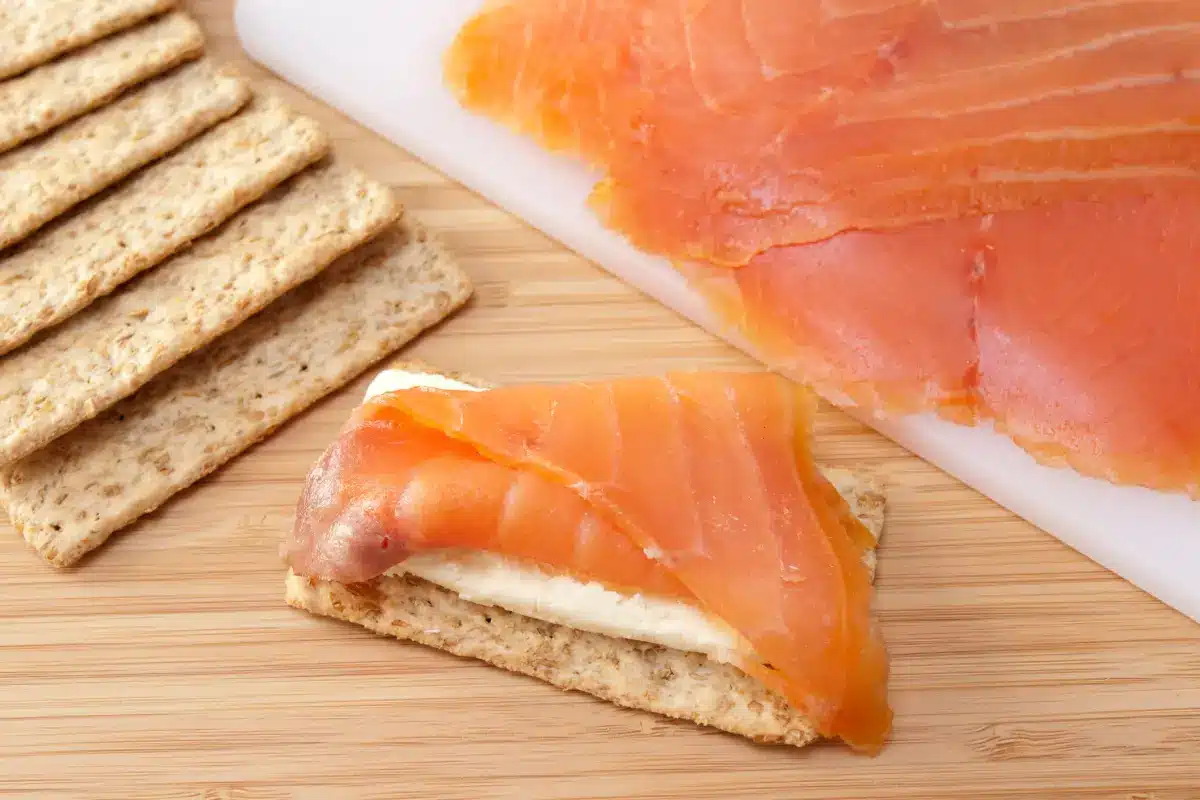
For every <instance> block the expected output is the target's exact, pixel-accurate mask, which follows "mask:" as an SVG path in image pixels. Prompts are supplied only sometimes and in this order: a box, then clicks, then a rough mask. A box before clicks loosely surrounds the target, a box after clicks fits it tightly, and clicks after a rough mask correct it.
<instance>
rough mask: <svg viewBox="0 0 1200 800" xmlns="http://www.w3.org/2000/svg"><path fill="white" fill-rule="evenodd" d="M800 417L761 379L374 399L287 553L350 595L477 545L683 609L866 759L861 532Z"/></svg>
mask: <svg viewBox="0 0 1200 800" xmlns="http://www.w3.org/2000/svg"><path fill="white" fill-rule="evenodd" d="M814 410H815V398H814V395H812V394H811V393H809V392H807V391H806V390H803V389H801V388H799V387H798V386H797V385H795V384H792V383H790V382H788V381H786V380H785V379H783V378H780V377H777V376H774V375H771V374H768V373H745V374H742V373H678V374H672V375H668V376H665V377H663V378H650V377H647V378H627V379H621V380H613V381H607V382H597V383H578V384H567V385H525V386H512V387H503V388H499V389H492V390H490V391H486V392H464V391H454V390H442V389H432V388H418V389H408V390H400V391H394V392H390V393H387V394H383V395H380V396H378V397H376V398H374V399H372V400H370V401H368V402H367V403H365V404H364V405H363V406H361V407H360V408H359V409H357V410H356V412H355V414H354V416H353V417H352V419H351V420H350V421H349V422H348V424H347V425H346V427H345V428H344V430H343V431H342V433H341V435H340V436H339V438H338V439H337V441H336V442H335V443H334V444H333V445H331V446H330V448H329V449H328V450H327V451H326V452H325V454H324V455H323V456H322V458H321V460H320V461H319V462H318V464H317V465H316V466H315V467H314V468H313V470H312V472H311V473H310V475H309V478H308V481H307V483H306V485H305V489H304V492H303V495H302V497H301V499H300V503H299V507H298V511H297V519H296V525H295V529H294V531H293V534H292V536H291V537H290V539H289V541H288V543H287V545H286V548H285V553H286V558H287V561H288V563H289V565H290V566H291V568H292V569H293V570H294V571H295V572H296V573H297V574H299V575H304V576H308V577H310V578H313V579H326V580H336V581H340V582H346V583H353V582H358V581H366V580H370V579H372V578H375V577H378V576H380V575H382V574H384V573H385V572H386V571H388V570H389V569H390V568H392V567H393V566H395V565H397V564H401V563H403V562H404V561H405V559H407V558H409V557H410V556H412V555H414V554H417V553H422V552H429V551H438V550H476V551H486V552H491V553H495V554H497V555H500V556H505V557H510V558H515V559H518V560H520V561H523V562H528V563H532V564H536V565H538V567H539V568H542V569H546V570H550V571H552V572H559V573H563V574H566V575H570V576H574V577H576V578H580V579H584V580H589V581H596V582H599V583H601V584H603V585H606V586H609V587H611V588H613V589H616V590H620V591H625V592H637V593H642V594H646V595H648V596H660V597H672V598H677V599H682V600H684V601H685V602H687V603H689V604H693V605H695V606H696V607H698V608H700V609H702V610H703V611H704V612H706V613H708V614H711V615H712V616H713V617H715V618H716V619H719V620H721V621H722V622H723V623H724V624H725V625H728V626H729V627H731V628H732V629H733V630H734V631H736V632H737V634H738V636H739V637H740V639H739V640H740V641H743V642H744V643H745V644H744V646H743V647H742V648H741V651H740V653H739V655H738V660H737V666H739V667H740V668H741V669H742V670H743V671H745V672H746V673H747V674H749V675H751V676H753V677H754V678H756V679H758V680H760V681H761V682H762V683H763V684H765V685H766V686H768V687H770V688H772V689H774V690H776V691H777V692H779V694H781V695H782V696H783V697H785V698H787V700H788V702H790V703H791V704H792V705H793V706H794V707H795V708H797V709H799V710H801V711H803V712H804V713H805V714H806V715H807V716H809V717H810V718H811V719H812V720H813V722H814V724H815V725H816V726H817V728H818V730H819V731H820V732H821V733H823V734H825V735H827V736H834V737H840V738H842V739H844V740H845V741H847V742H848V743H850V744H851V745H853V746H854V747H856V748H859V749H862V750H864V751H869V752H875V751H877V750H878V749H879V747H880V746H881V745H882V743H883V742H884V740H885V737H886V735H887V733H888V731H889V729H890V725H891V717H892V714H891V711H890V709H889V707H888V703H887V695H886V683H887V672H888V662H887V656H886V650H885V648H884V645H883V642H882V639H881V637H880V634H879V632H878V631H877V630H876V628H875V625H874V623H873V620H872V616H871V591H870V582H869V576H868V572H867V568H866V566H865V565H864V555H865V553H866V550H867V548H869V547H872V546H873V539H872V537H871V535H870V533H869V532H868V531H867V529H866V528H865V527H863V525H862V523H861V522H859V521H858V520H857V519H856V518H855V517H854V516H853V515H852V514H851V513H850V510H849V508H848V506H847V504H846V502H845V500H843V499H842V498H841V496H840V495H839V494H838V493H837V491H836V490H835V489H834V488H833V487H832V485H830V484H829V483H828V481H827V480H826V479H825V478H824V477H823V476H822V474H821V473H820V471H819V470H818V469H817V468H816V466H815V464H814V463H813V460H812V456H811V450H810V447H811V445H810V441H809V435H810V433H809V431H810V427H811V423H812V415H813V413H814Z"/></svg>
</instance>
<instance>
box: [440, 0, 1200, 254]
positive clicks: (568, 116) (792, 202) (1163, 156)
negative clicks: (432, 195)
mask: <svg viewBox="0 0 1200 800" xmlns="http://www.w3.org/2000/svg"><path fill="white" fill-rule="evenodd" d="M446 74H447V80H448V83H449V85H450V86H451V88H452V89H454V90H455V91H456V93H457V96H458V97H459V99H460V101H461V102H462V104H463V105H464V106H465V107H466V108H468V109H471V110H474V111H477V112H479V113H484V114H488V115H489V116H492V117H493V118H496V119H498V120H500V121H503V122H505V123H506V124H508V125H510V126H512V127H514V128H516V129H517V130H520V131H522V132H524V133H527V134H530V135H532V136H534V137H535V138H537V139H538V140H539V141H540V142H541V143H542V144H543V145H544V146H546V147H548V148H550V149H553V150H556V151H560V152H564V153H567V154H570V155H575V156H578V157H581V158H583V159H584V160H586V161H587V162H588V163H590V164H591V165H593V166H594V167H596V168H598V169H600V170H601V171H602V172H603V173H604V175H605V179H604V180H603V181H602V182H601V184H600V185H599V186H598V187H597V189H596V192H595V194H594V197H593V204H594V206H595V207H596V208H597V209H598V210H599V211H600V213H601V214H602V215H603V217H604V219H605V220H606V221H607V222H608V223H609V224H610V225H612V226H613V227H614V228H615V229H617V230H619V231H620V232H621V233H623V234H624V235H626V236H627V237H629V238H630V240H631V241H632V242H633V243H634V244H635V245H637V246H638V247H640V248H642V249H644V250H646V251H648V252H651V253H656V254H662V255H665V256H667V257H669V258H672V259H676V260H699V261H706V262H714V263H718V264H724V265H735V266H739V265H743V264H745V263H747V262H748V261H749V260H750V259H751V258H752V257H753V256H754V255H755V254H757V253H760V252H762V251H764V250H767V249H769V248H770V247H773V246H780V245H788V244H805V243H810V242H815V241H820V240H822V239H825V238H829V237H830V236H833V235H835V234H837V233H839V232H841V231H847V230H862V229H871V230H878V229H894V228H899V227H904V226H907V225H911V224H915V223H920V222H927V221H932V220H939V219H954V218H958V217H961V216H965V215H982V214H986V213H993V212H999V211H1009V210H1020V209H1024V208H1027V207H1030V206H1032V205H1039V204H1045V203H1052V202H1056V201H1061V200H1071V199H1097V198H1103V197H1113V196H1122V195H1124V194H1127V193H1132V194H1146V193H1149V192H1150V191H1152V189H1153V187H1155V186H1163V185H1166V186H1169V187H1180V186H1189V185H1194V184H1195V182H1196V179H1197V178H1198V177H1200V170H1198V168H1200V4H1197V3H1196V2H1194V0H1148V1H1147V2H1128V1H1126V2H1100V1H1099V0H1026V1H1025V2H1006V3H984V2H981V1H980V0H794V2H780V0H704V2H691V3H682V2H679V1H678V0H629V1H628V2H623V3H602V2H596V0H576V2H565V3H564V2H560V0H509V1H508V2H499V3H491V4H489V5H488V7H487V8H486V9H485V10H484V11H483V12H481V13H480V14H479V15H478V16H477V17H475V18H474V19H472V20H471V21H470V22H469V23H468V24H467V25H466V26H465V27H464V29H463V30H462V31H461V33H460V34H459V37H458V39H457V40H456V41H455V43H454V45H453V46H452V47H451V49H450V51H449V52H448V53H447V56H446Z"/></svg>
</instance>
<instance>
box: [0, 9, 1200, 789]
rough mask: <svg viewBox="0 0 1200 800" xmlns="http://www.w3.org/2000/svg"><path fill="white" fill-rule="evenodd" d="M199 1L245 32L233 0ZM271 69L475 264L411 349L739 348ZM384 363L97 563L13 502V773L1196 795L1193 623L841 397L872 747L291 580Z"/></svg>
mask: <svg viewBox="0 0 1200 800" xmlns="http://www.w3.org/2000/svg"><path fill="white" fill-rule="evenodd" d="M397 1H398V2H401V1H403V2H415V1H416V0H397ZM189 6H190V8H191V10H192V11H193V12H195V13H196V14H197V15H198V16H199V17H200V18H201V19H202V21H203V23H204V25H205V27H206V29H207V31H208V33H209V35H210V38H211V39H212V49H213V50H214V51H216V53H217V54H219V55H221V56H224V57H227V58H231V59H234V60H237V61H239V62H241V63H243V64H244V61H243V60H242V56H241V54H240V51H239V49H238V47H237V44H236V41H235V39H234V37H233V32H232V22H231V12H232V9H231V0H208V1H207V2H192V3H190V4H189ZM246 69H247V72H249V73H251V74H254V75H255V76H256V77H259V78H261V79H264V80H268V82H271V81H269V79H267V78H266V76H264V75H263V74H262V73H261V72H258V71H256V70H254V69H253V68H252V67H250V66H249V65H246ZM274 85H275V87H276V88H278V90H279V91H280V92H281V93H283V94H284V95H285V96H286V97H287V98H288V99H289V100H291V101H293V102H295V103H296V104H297V105H298V106H299V107H301V108H303V109H304V110H305V111H307V112H308V113H311V114H313V115H315V116H316V117H318V118H319V119H321V120H322V121H323V122H324V123H325V124H326V125H327V126H328V129H329V130H330V131H331V132H332V133H333V134H334V137H335V139H336V141H337V147H338V149H339V151H340V153H341V154H342V155H343V156H344V157H346V158H348V159H350V160H351V161H354V162H356V163H358V164H360V165H362V166H364V167H365V168H367V169H368V170H369V171H370V172H372V173H373V174H374V175H375V176H376V177H379V178H381V179H384V180H387V181H389V182H391V183H392V184H393V185H395V186H396V188H397V190H398V192H399V193H400V195H401V197H402V198H403V200H404V201H405V202H406V203H407V205H408V207H409V208H410V209H411V211H412V213H413V214H414V215H416V216H418V217H420V218H421V219H422V220H423V221H425V222H426V223H427V224H429V225H431V226H432V227H434V228H435V229H436V230H437V231H439V232H440V233H441V234H442V235H443V236H444V238H445V240H446V241H447V242H448V244H449V245H450V247H451V248H452V249H453V250H454V251H455V252H456V253H457V254H458V256H459V258H460V259H461V260H462V262H463V263H464V265H465V266H466V267H467V269H468V270H469V271H470V273H471V276H472V278H473V279H474V280H475V282H476V285H477V296H476V298H475V301H474V302H473V304H472V305H471V306H470V307H469V308H468V309H466V310H465V311H464V312H463V313H461V314H460V315H458V316H457V317H456V318H455V319H453V320H451V321H450V322H449V324H447V325H445V326H443V327H442V328H441V329H440V330H438V331H436V332H434V333H433V334H432V335H430V336H428V337H426V338H425V339H424V340H423V341H421V342H420V343H419V344H418V345H417V346H415V347H414V348H412V349H411V350H410V351H409V352H408V353H406V356H415V357H419V358H422V359H425V360H427V361H430V362H433V363H436V364H439V365H442V366H444V367H446V368H450V369H459V370H466V371H469V372H472V373H476V374H478V375H481V376H484V377H487V378H490V379H493V380H497V381H513V380H522V379H533V380H541V379H570V378H580V377H603V376H611V375H617V374H626V373H633V372H652V371H661V370H665V369H669V368H680V367H682V368H695V367H744V366H747V365H748V361H747V360H746V359H745V358H744V357H743V356H741V355H739V354H737V353H736V352H735V351H733V350H731V349H730V348H729V347H727V346H725V345H722V344H720V343H718V342H716V341H715V340H713V339H712V338H711V337H709V336H708V335H706V334H703V333H702V332H700V331H699V330H697V329H695V328H693V327H692V326H690V325H688V324H687V323H685V322H683V321H682V320H680V319H679V318H677V317H675V316H674V315H672V314H671V313H670V312H668V311H666V310H664V309H663V308H662V307H660V306H658V305H657V304H655V303H653V302H651V301H649V300H647V299H645V298H643V297H641V296H639V295H637V294H636V293H634V292H633V291H632V290H631V289H629V288H627V287H626V286H624V285H622V284H621V283H618V282H617V281H616V280H615V279H613V278H610V277H608V276H606V275H605V274H604V273H602V272H600V271H599V270H598V269H596V268H594V267H592V266H590V265H588V264H587V263H585V262H583V261H582V260H581V259H579V258H577V257H575V256H572V255H571V254H569V253H567V252H566V251H564V250H563V249H562V248H560V247H558V246H556V245H554V244H553V243H551V242H550V241H548V240H547V239H545V238H544V237H542V236H540V235H538V234H536V233H534V232H532V231H531V230H529V229H528V228H526V227H525V226H523V225H522V224H521V223H519V222H517V221H515V220H514V219H512V218H511V217H508V216H507V215H505V214H503V213H501V212H499V211H497V210H495V209H494V208H491V207H489V206H488V205H487V204H486V203H484V202H483V201H481V200H479V199H477V198H475V197H473V196H472V195H471V194H470V193H468V192H466V191H464V190H462V189H460V188H458V187H456V186H454V185H453V184H451V183H449V182H447V181H446V180H444V179H443V178H441V177H439V176H438V175H437V174H435V173H434V172H433V171H431V170H430V169H428V168H426V167H424V166H422V165H420V164H419V163H417V162H415V161H414V160H413V159H412V158H411V157H409V156H407V155H406V154H404V153H403V152H401V151H399V150H397V149H396V148H395V147H393V146H391V145H389V144H387V143H386V142H384V141H382V140H381V139H379V138H377V137H375V136H373V135H371V134H369V133H367V132H366V131H364V130H362V129H361V128H358V127H356V126H354V125H353V124H351V123H349V122H347V121H346V120H345V119H343V118H342V117H340V116H339V115H338V114H336V113H334V112H331V111H329V110H327V109H324V108H322V107H321V106H320V105H319V104H316V103H314V102H312V101H310V100H307V99H306V98H304V97H302V96H300V95H299V94H298V93H296V92H294V91H291V90H289V89H288V88H287V87H285V86H282V85H279V84H277V83H275V84H274ZM367 380H368V378H367V377H364V378H363V379H362V380H360V381H358V382H357V383H356V384H355V385H354V386H352V387H350V388H349V389H347V390H346V391H344V392H342V393H341V394H339V395H337V396H336V397H334V398H331V399H330V400H328V401H327V402H325V403H322V404H321V405H320V406H318V407H317V408H315V409H314V410H312V411H311V412H310V413H308V414H306V415H304V416H303V417H302V418H300V419H299V420H297V421H296V422H295V423H294V424H292V425H290V426H288V427H287V428H286V429H285V430H284V431H283V432H281V433H280V434H279V435H277V436H275V437H274V438H272V439H271V440H269V441H268V442H266V443H264V444H263V445H262V446H260V447H257V448H255V449H254V450H253V451H251V452H250V453H248V454H246V455H245V456H243V457H242V458H241V459H239V460H237V461H236V462H235V463H233V464H232V465H230V466H229V467H228V468H226V469H224V470H222V471H221V472H219V473H218V474H217V475H216V476H214V477H213V478H212V479H210V480H208V481H205V482H204V483H203V484H201V485H199V486H197V487H196V488H194V489H193V490H192V491H189V492H187V493H186V494H185V495H183V496H182V497H180V498H177V499H176V500H175V501H174V502H172V503H170V504H169V505H168V507H167V508H165V509H164V510H163V511H162V512H160V513H158V514H156V515H154V516H153V517H151V518H149V519H147V520H145V521H144V522H143V523H142V524H140V525H138V526H136V527H135V528H133V529H131V530H130V531H128V532H127V533H126V534H124V535H122V536H120V537H118V538H116V539H115V540H114V541H112V542H111V543H110V544H109V545H108V546H106V547H105V548H103V549H102V550H100V551H99V552H98V553H96V554H95V557H94V558H91V559H90V560H88V561H87V562H86V563H85V564H84V565H83V566H82V567H81V568H79V569H77V570H75V571H72V572H56V571H54V570H52V569H51V568H49V567H46V566H44V565H43V564H42V563H40V562H39V561H38V559H37V558H36V557H35V556H34V555H33V554H32V552H31V551H29V550H28V549H27V548H26V547H25V545H24V543H23V542H22V541H21V540H20V538H19V537H18V536H17V535H16V534H15V533H14V532H13V531H12V530H11V529H9V528H8V527H7V526H5V525H3V524H0V795H3V796H12V797H22V798H26V797H62V798H68V797H69V798H107V797H111V798H118V797H119V798H123V799H128V800H137V799H138V798H156V799H157V798H185V797H186V798H192V797H195V798H213V799H214V800H215V799H216V798H229V799H231V800H232V799H233V798H237V799H238V800H275V799H276V798H305V799H306V800H308V799H310V798H311V799H313V800H317V799H320V800H324V798H341V797H347V798H356V799H357V798H364V799H365V798H447V799H448V800H450V799H453V798H463V799H464V800H466V799H467V798H470V799H471V800H475V799H477V798H521V799H522V800H523V799H524V798H601V797H603V798H667V799H668V800H675V799H676V798H723V797H737V798H740V797H756V798H763V799H764V800H765V799H766V798H855V799H856V800H857V799H860V798H921V800H935V799H936V798H941V799H944V800H951V798H953V800H984V799H985V798H986V799H987V800H1001V799H1002V798H1003V799H1004V800H1007V799H1008V798H1014V797H1022V798H1043V797H1045V798H1062V799H1063V800H1083V799H1084V798H1087V799H1088V800H1096V799H1097V798H1105V800H1109V799H1110V798H1111V799H1112V800H1134V798H1138V800H1149V799H1150V798H1153V799H1154V800H1197V799H1198V798H1200V626H1196V625H1195V624H1193V623H1191V622H1189V621H1187V620H1186V619H1185V618H1184V617H1183V616H1182V615H1180V614H1178V613H1176V612H1174V611H1171V610H1169V609H1168V608H1166V607H1164V606H1163V605H1161V604H1160V603H1158V602H1156V601H1154V600H1152V599H1150V598H1148V597H1147V596H1145V595H1143V594H1141V593H1140V592H1139V591H1138V590H1136V589H1134V588H1133V587H1131V586H1130V585H1128V584H1127V583H1125V582H1123V581H1121V580H1120V579H1118V578H1115V577H1113V576H1112V575H1110V574H1109V573H1107V572H1105V571H1104V570H1103V569H1101V568H1100V567H1098V566H1095V565H1094V564H1092V563H1091V562H1089V561H1087V560H1086V559H1085V558H1084V557H1082V556H1080V555H1078V554H1076V553H1074V552H1073V551H1071V550H1069V549H1068V548H1066V547H1065V546H1064V545H1062V544H1060V543H1058V542H1057V541H1056V540H1054V539H1052V538H1051V537H1049V536H1047V535H1045V534H1042V533H1040V532H1039V531H1037V530H1035V529H1033V528H1032V527H1030V526H1029V525H1027V524H1025V523H1023V522H1021V521H1019V520H1017V519H1015V518H1014V517H1013V516H1012V515H1010V514H1008V513H1007V512H1005V511H1003V510H1001V509H999V508H997V507H996V506H995V505H993V504H991V503H990V502H988V501H986V500H984V499H982V498H981V497H980V496H979V495H977V494H975V493H974V492H972V491H970V490H967V489H965V488H963V487H962V486H960V485H959V484H957V483H956V482H954V481H953V480H951V479H949V478H947V477H945V476H944V475H942V474H941V473H939V472H938V471H936V470H934V469H932V468H930V467H929V466H927V465H925V464H924V463H922V462H921V461H919V460H918V459H916V458H914V457H912V456H910V455H908V454H906V453H905V452H903V451H902V450H901V449H900V448H899V447H897V446H896V445H894V444H891V443H889V442H887V441H886V440H884V439H882V438H881V437H879V436H878V435H876V434H873V433H871V432H869V431H867V430H866V429H864V428H862V427H861V426H860V425H858V424H856V423H854V422H852V421H851V420H849V419H848V418H846V417H845V416H843V415H842V414H840V413H839V412H836V411H833V410H829V411H828V412H827V413H825V414H824V415H823V416H822V418H821V430H820V434H821V455H822V457H823V458H824V459H825V460H827V461H829V462H831V463H838V464H847V465H851V464H867V465H871V466H875V467H878V468H880V469H883V470H884V471H885V472H886V473H887V475H888V476H889V478H890V480H891V481H892V484H893V487H894V488H893V492H892V507H891V516H890V519H889V526H888V530H887V532H886V534H885V540H884V546H883V549H882V551H881V566H880V575H879V602H878V605H879V609H880V615H881V617H882V620H883V625H884V630H885V634H886V636H887V638H888V641H889V644H890V648H891V651H892V654H893V660H894V668H893V680H892V699H893V703H894V706H895V708H896V713H897V721H896V732H895V736H894V739H893V742H892V744H891V746H890V747H889V748H888V749H887V750H886V751H885V752H884V754H883V755H881V756H880V757H879V758H877V759H866V758H861V757H857V756H854V755H852V754H850V753H849V752H847V751H846V750H845V749H844V748H841V747H838V746H833V745H829V746H820V747H817V748H813V749H811V750H808V751H802V752H796V751H791V750H786V749H780V748H762V747H756V746H753V745H749V744H746V743H743V742H742V741H740V740H737V739H734V738H732V737H728V736H724V735H720V734H716V733H711V732H707V731H702V730H699V729H697V728H694V727H692V726H690V725H685V724H677V723H673V722H669V721H665V720H661V719H657V718H654V717H649V716H645V715H642V714H638V713H634V712H627V711H623V710H621V709H617V708H614V707H611V706H608V705H606V704H603V703H599V702H596V701H593V700H591V699H589V698H586V697H582V696H577V695H568V694H563V693H560V692H558V691H557V690H554V689H551V688H549V687H547V686H545V685H543V684H540V683H538V682H535V681H532V680H527V679H524V678H519V677H515V676H511V675H507V674H505V673H502V672H499V671H495V670H491V669H489V668H486V667H483V666H480V665H478V664H475V663H470V662H465V661H460V660H457V659H455V658H453V657H450V656H446V655H443V654H440V653H435V652H431V651H427V650H423V649H421V648H418V647H414V646H405V645H400V644H396V643H393V642H390V641H385V640H382V639H377V638H374V637H372V636H370V635H368V634H366V633H365V632H363V631H361V630H359V629H356V628H351V627H348V626H342V625H338V624H335V623H332V622H330V621H328V620H323V619H316V618H312V617H309V616H307V615H304V614H302V613H300V612H295V611H292V610H290V609H288V608H287V607H285V606H284V605H283V603H282V572H281V569H280V565H279V562H278V560H277V557H276V547H277V543H278V540H279V537H280V535H281V533H282V532H283V531H284V530H285V529H286V528H287V527H288V525H289V524H290V519H291V511H292V506H293V503H294V501H295V497H296V493H297V490H298V486H299V482H300V481H301V479H302V478H303V475H304V473H305V471H306V470H307V468H308V466H309V464H310V463H311V462H312V461H313V459H315V458H316V456H317V454H318V453H319V451H320V450H321V449H322V448H323V447H324V445H325V444H326V443H327V442H328V441H329V440H330V438H331V437H332V436H333V434H334V432H335V430H336V429H337V427H338V426H339V425H340V423H341V422H342V420H343V419H344V418H345V415H346V414H347V413H348V411H349V410H350V408H351V407H352V406H353V405H354V404H355V403H356V402H357V401H358V398H359V397H360V396H361V393H362V391H363V389H364V388H365V387H366V383H367Z"/></svg>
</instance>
